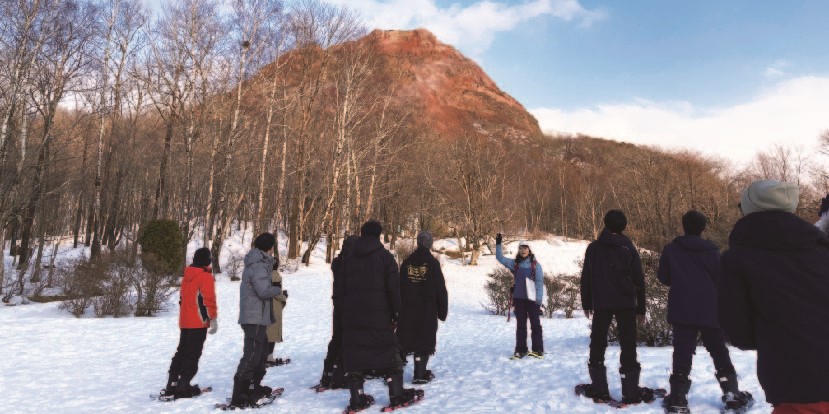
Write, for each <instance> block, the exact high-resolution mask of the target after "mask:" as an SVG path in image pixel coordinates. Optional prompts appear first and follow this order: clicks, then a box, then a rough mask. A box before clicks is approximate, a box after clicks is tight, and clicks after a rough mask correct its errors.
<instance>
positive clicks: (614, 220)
mask: <svg viewBox="0 0 829 414" xmlns="http://www.w3.org/2000/svg"><path fill="white" fill-rule="evenodd" d="M604 226H605V227H607V229H608V230H610V231H612V232H614V233H621V232H623V231H625V228H626V227H627V226H628V218H627V217H625V213H623V212H622V210H610V211H608V212H607V214H605V215H604Z"/></svg>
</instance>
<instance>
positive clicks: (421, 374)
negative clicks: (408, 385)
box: [412, 354, 435, 384]
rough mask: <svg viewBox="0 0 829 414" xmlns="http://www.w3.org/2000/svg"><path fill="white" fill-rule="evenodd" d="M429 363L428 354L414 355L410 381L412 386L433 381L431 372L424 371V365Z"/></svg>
mask: <svg viewBox="0 0 829 414" xmlns="http://www.w3.org/2000/svg"><path fill="white" fill-rule="evenodd" d="M428 363H429V355H428V354H415V356H414V378H413V379H412V384H428V383H429V382H431V381H432V380H433V379H435V375H434V374H432V371H429V370H428V369H426V365H427V364H428Z"/></svg>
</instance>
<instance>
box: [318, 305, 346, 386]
mask: <svg viewBox="0 0 829 414" xmlns="http://www.w3.org/2000/svg"><path fill="white" fill-rule="evenodd" d="M333 325H334V329H333V332H332V334H331V341H329V342H328V353H327V354H326V355H325V360H324V361H323V369H324V370H325V372H331V371H333V370H334V363H335V362H336V361H337V360H338V359H340V358H341V357H342V353H343V318H342V313H341V312H340V311H339V310H338V309H334V323H333Z"/></svg>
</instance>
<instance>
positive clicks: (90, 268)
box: [58, 260, 107, 317]
mask: <svg viewBox="0 0 829 414" xmlns="http://www.w3.org/2000/svg"><path fill="white" fill-rule="evenodd" d="M106 278H107V274H106V266H102V265H101V263H97V262H90V261H86V260H75V261H71V262H68V263H67V264H66V265H65V266H63V267H61V268H60V270H59V271H58V280H59V283H60V287H61V288H62V290H63V295H64V296H65V297H66V299H65V300H64V301H63V302H62V303H61V304H60V308H61V309H64V310H67V311H69V313H71V314H73V315H75V316H76V317H80V316H81V315H83V314H84V312H86V309H87V308H89V306H91V305H92V303H93V300H94V297H95V296H98V295H100V294H101V284H102V282H103V281H104V280H106Z"/></svg>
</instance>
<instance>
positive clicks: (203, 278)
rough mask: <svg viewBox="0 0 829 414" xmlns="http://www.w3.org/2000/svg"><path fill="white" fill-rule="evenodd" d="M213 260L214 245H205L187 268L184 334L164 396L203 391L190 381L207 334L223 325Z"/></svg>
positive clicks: (181, 312) (183, 294) (183, 291)
mask: <svg viewBox="0 0 829 414" xmlns="http://www.w3.org/2000/svg"><path fill="white" fill-rule="evenodd" d="M211 263H212V258H211V257H210V249H208V248H206V247H202V248H201V249H198V250H196V253H195V254H194V255H193V263H192V264H191V265H190V266H187V267H186V268H185V269H184V277H183V278H182V280H181V296H180V299H179V307H180V310H179V318H178V326H179V328H181V336H180V337H179V341H178V348H177V349H176V354H175V355H174V356H173V361H172V362H171V363H170V370H169V371H168V374H169V376H168V378H167V387H166V388H165V389H164V392H163V393H162V395H163V396H167V397H169V396H171V395H172V396H173V398H175V399H179V398H191V397H195V396H197V395H199V394H201V388H199V386H198V385H190V381H191V380H192V379H193V377H195V376H196V372H198V370H199V358H201V353H202V349H203V348H204V340H205V339H206V337H207V334H208V333H210V334H211V335H212V334H215V333H216V330H218V329H219V325H218V322H217V321H216V318H218V316H219V314H218V307H217V306H216V288H215V280H214V279H213V272H212V271H211V269H210V264H211ZM208 328H209V329H208Z"/></svg>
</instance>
